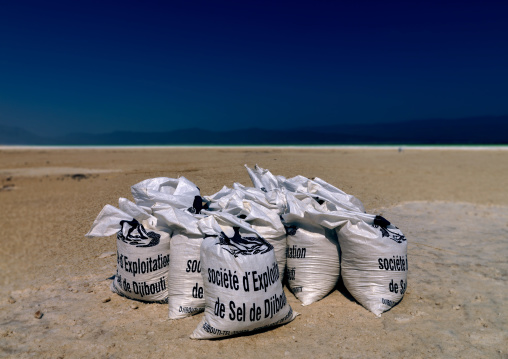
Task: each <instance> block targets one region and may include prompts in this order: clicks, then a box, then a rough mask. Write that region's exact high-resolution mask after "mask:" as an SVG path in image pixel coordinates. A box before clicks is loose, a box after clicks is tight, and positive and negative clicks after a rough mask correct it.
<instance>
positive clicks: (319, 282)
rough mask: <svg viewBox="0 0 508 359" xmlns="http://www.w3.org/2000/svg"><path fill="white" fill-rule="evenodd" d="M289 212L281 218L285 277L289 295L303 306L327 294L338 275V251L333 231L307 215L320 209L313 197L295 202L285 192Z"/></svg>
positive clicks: (295, 200)
mask: <svg viewBox="0 0 508 359" xmlns="http://www.w3.org/2000/svg"><path fill="white" fill-rule="evenodd" d="M286 197H287V205H288V211H287V213H286V214H284V215H283V216H282V217H283V219H284V224H285V226H286V228H287V252H286V257H287V258H286V266H287V269H286V276H287V281H288V285H289V288H290V290H291V292H293V294H294V295H295V296H296V298H298V299H299V300H300V301H301V302H302V304H303V305H309V304H312V303H314V302H316V301H318V300H320V299H322V298H323V297H325V296H326V295H327V294H328V293H330V292H331V291H332V290H333V289H334V288H335V286H336V284H337V281H338V279H339V275H340V249H339V244H338V241H337V236H336V233H335V231H334V230H330V229H328V228H326V227H323V226H321V225H320V224H319V223H318V222H317V221H316V220H314V219H313V218H309V217H308V216H306V213H307V211H308V210H309V209H310V208H321V206H320V205H319V204H318V203H317V202H316V201H314V200H313V199H312V198H308V197H305V196H303V197H302V200H299V199H297V198H296V197H295V196H294V195H293V194H291V193H289V192H288V193H286Z"/></svg>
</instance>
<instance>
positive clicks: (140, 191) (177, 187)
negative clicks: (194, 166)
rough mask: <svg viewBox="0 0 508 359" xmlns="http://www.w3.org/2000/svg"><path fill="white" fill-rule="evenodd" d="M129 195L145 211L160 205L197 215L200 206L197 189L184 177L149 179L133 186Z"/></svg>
mask: <svg viewBox="0 0 508 359" xmlns="http://www.w3.org/2000/svg"><path fill="white" fill-rule="evenodd" d="M131 193H132V196H133V197H134V202H136V204H137V205H138V206H140V207H143V208H145V209H146V210H147V211H149V209H150V208H151V207H152V206H154V205H156V204H157V203H159V204H160V203H162V204H167V205H170V206H172V207H175V208H179V209H188V210H189V212H192V213H198V212H199V210H200V209H201V205H202V203H201V197H200V191H199V188H198V187H197V186H196V185H195V184H194V183H192V182H191V181H189V180H188V179H187V178H185V177H180V178H178V179H176V178H168V177H157V178H149V179H146V180H144V181H141V182H139V183H137V184H135V185H133V186H132V187H131ZM196 207H198V208H196Z"/></svg>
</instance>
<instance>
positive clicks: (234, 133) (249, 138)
mask: <svg viewBox="0 0 508 359" xmlns="http://www.w3.org/2000/svg"><path fill="white" fill-rule="evenodd" d="M390 144H391V145H404V144H405V145H416V144H424V145H437V144H464V145H474V144H504V145H506V144H508V116H496V117H492V116H490V117H468V118H458V119H426V120H413V121H403V122H389V123H388V122H387V123H375V124H341V125H333V126H316V127H310V126H309V127H305V128H288V129H286V130H279V129H276V130H274V129H261V128H251V129H243V130H231V131H208V130H202V129H197V128H194V129H187V130H175V131H164V132H142V131H140V132H134V131H115V132H110V133H105V134H90V133H71V134H68V135H64V136H55V137H49V136H40V135H37V134H35V133H32V132H29V131H26V130H24V129H21V128H17V127H13V126H7V125H2V124H0V145H390Z"/></svg>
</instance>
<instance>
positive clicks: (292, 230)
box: [284, 226, 298, 236]
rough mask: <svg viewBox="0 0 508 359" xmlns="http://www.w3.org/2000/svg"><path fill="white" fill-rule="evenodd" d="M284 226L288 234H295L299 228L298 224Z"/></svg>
mask: <svg viewBox="0 0 508 359" xmlns="http://www.w3.org/2000/svg"><path fill="white" fill-rule="evenodd" d="M284 228H285V229H286V234H287V235H288V236H294V235H295V234H296V231H297V230H298V227H297V226H284Z"/></svg>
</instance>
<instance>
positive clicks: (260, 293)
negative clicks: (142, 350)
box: [191, 212, 297, 339]
mask: <svg viewBox="0 0 508 359" xmlns="http://www.w3.org/2000/svg"><path fill="white" fill-rule="evenodd" d="M198 226H199V228H200V230H201V231H202V232H203V234H204V235H205V239H204V240H203V243H202V245H201V268H202V275H203V282H204V288H205V291H204V292H205V314H204V317H203V319H202V320H201V322H200V323H199V325H198V326H197V328H196V329H195V330H194V333H193V334H192V335H191V338H193V339H213V338H221V337H226V336H231V335H238V334H242V333H246V332H250V331H254V330H260V329H264V328H268V327H272V326H276V325H281V324H286V323H289V322H290V321H292V320H293V319H294V318H295V316H296V315H297V313H295V312H293V310H292V308H291V306H290V305H289V303H288V302H287V299H286V295H285V293H284V290H283V288H282V284H281V281H280V280H279V276H280V273H279V267H278V265H277V261H276V258H275V254H274V252H273V247H272V245H271V244H270V243H268V242H267V241H265V240H264V239H263V238H262V237H261V236H260V235H259V234H258V233H257V232H256V231H255V230H254V229H252V228H251V227H250V226H249V225H248V224H247V223H245V222H244V221H241V220H240V219H238V218H236V217H235V216H233V215H229V214H226V213H218V212H217V213H213V214H212V215H210V216H208V217H206V218H204V219H201V220H200V221H199V223H198Z"/></svg>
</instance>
